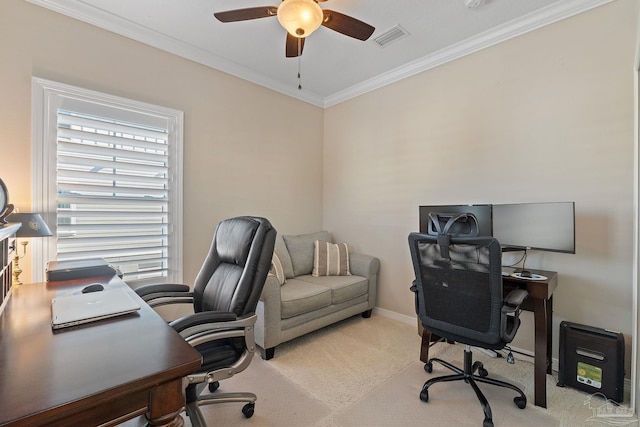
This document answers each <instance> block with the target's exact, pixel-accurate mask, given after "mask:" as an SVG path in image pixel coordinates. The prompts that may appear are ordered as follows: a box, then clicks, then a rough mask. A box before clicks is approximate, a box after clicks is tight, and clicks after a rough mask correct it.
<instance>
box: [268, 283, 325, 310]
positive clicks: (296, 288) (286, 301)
mask: <svg viewBox="0 0 640 427" xmlns="http://www.w3.org/2000/svg"><path fill="white" fill-rule="evenodd" d="M280 299H281V301H280V304H281V314H280V316H281V317H282V318H283V319H288V318H289V317H293V316H297V315H299V314H303V313H308V312H310V311H315V310H318V309H320V308H323V307H328V306H329V305H331V289H330V288H327V287H326V286H321V285H318V284H315V283H311V282H306V281H303V280H298V279H289V280H287V283H285V284H284V285H282V286H281V287H280Z"/></svg>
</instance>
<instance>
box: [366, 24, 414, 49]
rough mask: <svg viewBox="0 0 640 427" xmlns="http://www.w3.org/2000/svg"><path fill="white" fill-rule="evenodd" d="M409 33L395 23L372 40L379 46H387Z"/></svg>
mask: <svg viewBox="0 0 640 427" xmlns="http://www.w3.org/2000/svg"><path fill="white" fill-rule="evenodd" d="M408 35H409V32H408V31H407V30H405V29H404V28H402V27H401V26H400V25H396V26H395V27H393V28H391V29H390V30H387V31H385V32H384V33H382V34H380V35H379V36H378V37H376V38H374V39H373V42H374V43H375V44H377V45H378V46H380V47H387V46H388V45H390V44H391V43H393V42H397V41H398V40H400V39H403V38H405V37H407V36H408Z"/></svg>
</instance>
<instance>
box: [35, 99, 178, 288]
mask: <svg viewBox="0 0 640 427" xmlns="http://www.w3.org/2000/svg"><path fill="white" fill-rule="evenodd" d="M102 96H103V97H108V96H107V95H102ZM56 97H58V98H59V97H60V95H58V94H56ZM117 101H118V102H107V100H105V99H104V98H101V99H98V100H96V99H78V97H75V96H74V97H73V98H72V99H71V98H68V99H67V98H62V99H58V100H57V101H56V102H52V103H51V105H50V107H52V108H50V113H49V114H50V115H51V119H50V120H51V122H52V123H51V125H50V127H51V128H52V129H53V128H55V131H51V132H50V134H51V139H53V141H50V142H49V143H45V145H46V144H53V146H54V147H55V149H49V150H48V151H49V157H52V158H53V159H54V164H55V167H50V168H49V169H50V171H49V177H50V179H51V180H52V181H53V183H54V185H55V198H54V200H49V203H48V204H49V206H50V207H51V208H52V209H53V210H54V211H55V215H54V218H55V228H56V232H55V234H56V237H57V238H56V243H55V245H56V247H55V251H56V257H55V259H57V260H59V261H62V260H81V259H87V258H104V259H105V260H107V261H108V262H109V263H110V264H112V265H114V266H116V267H118V268H119V269H120V271H121V272H122V273H123V274H124V280H125V281H126V282H128V283H130V284H131V283H139V284H142V283H145V282H149V281H153V282H162V281H166V280H180V279H181V274H180V273H179V272H178V271H176V270H178V266H180V265H181V262H180V260H177V259H176V258H177V253H179V251H178V248H177V245H178V242H180V241H181V240H180V239H176V236H175V231H176V227H175V225H176V223H178V222H179V221H180V218H179V215H178V214H177V213H179V212H180V209H179V208H178V209H177V208H176V204H180V203H181V198H180V197H179V195H178V191H177V190H176V189H177V188H178V187H177V185H176V178H175V177H176V176H178V177H179V174H178V173H177V168H178V164H177V160H178V159H179V158H180V156H178V155H177V154H176V153H179V152H180V151H179V150H176V149H175V147H172V144H177V143H178V141H181V137H180V138H176V136H175V135H173V134H174V133H176V129H177V128H179V129H180V130H181V129H182V128H181V126H176V123H175V120H174V118H172V117H171V116H166V117H165V116H163V115H159V114H157V113H156V112H150V111H148V108H144V109H141V108H139V105H138V104H139V103H135V102H134V101H131V102H130V104H128V105H126V106H125V105H124V104H123V102H124V101H123V100H122V99H121V98H118V100H117ZM136 105H137V107H136ZM158 108H160V107H158ZM180 119H181V116H180ZM44 139H46V138H44ZM48 147H49V148H51V146H50V145H49V146H48ZM44 151H47V150H44ZM49 188H52V187H51V186H49ZM49 197H51V196H49ZM49 222H51V215H49ZM179 229H180V230H181V227H180V228H179ZM50 259H51V257H50Z"/></svg>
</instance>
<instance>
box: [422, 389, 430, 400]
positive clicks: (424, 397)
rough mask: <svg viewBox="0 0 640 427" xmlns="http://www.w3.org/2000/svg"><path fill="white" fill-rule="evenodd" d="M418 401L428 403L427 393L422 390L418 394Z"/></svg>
mask: <svg viewBox="0 0 640 427" xmlns="http://www.w3.org/2000/svg"><path fill="white" fill-rule="evenodd" d="M420 400H422V401H423V402H428V401H429V391H427V390H422V391H421V392H420Z"/></svg>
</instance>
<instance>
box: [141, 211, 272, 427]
mask: <svg viewBox="0 0 640 427" xmlns="http://www.w3.org/2000/svg"><path fill="white" fill-rule="evenodd" d="M275 238H276V230H275V228H273V226H272V225H271V223H269V221H268V220H266V219H264V218H259V217H238V218H231V219H227V220H224V221H222V222H221V223H219V224H218V226H217V227H216V230H215V234H214V236H213V242H212V243H211V248H210V249H209V253H208V254H207V257H206V259H205V261H204V264H203V265H202V268H201V269H200V272H199V273H198V275H197V277H196V280H195V283H194V287H193V291H191V290H190V288H189V286H187V285H175V284H165V285H147V286H142V287H140V288H138V289H136V292H137V293H138V295H140V296H141V297H142V298H143V299H144V300H145V301H147V302H148V303H149V305H151V306H152V307H154V306H160V305H165V304H185V303H187V304H193V309H194V314H191V315H187V316H185V317H182V318H180V319H177V320H174V321H173V322H171V323H170V325H171V326H172V327H173V328H174V329H175V330H176V331H177V332H178V333H180V335H181V336H182V337H183V338H184V339H185V340H186V341H187V342H189V343H190V344H191V345H192V346H194V347H195V348H196V349H197V350H198V351H199V352H200V354H202V366H201V368H200V369H199V370H198V371H197V372H195V373H193V374H192V375H189V376H188V377H187V380H188V383H189V384H188V386H187V389H186V400H187V407H186V412H187V415H188V416H189V418H190V420H191V424H192V425H193V426H199V425H206V422H205V420H204V417H203V415H202V413H201V412H200V409H199V407H198V406H199V405H206V404H211V403H226V402H248V403H246V404H245V405H244V407H243V408H242V413H243V414H244V415H245V416H246V417H247V418H249V417H251V416H252V415H253V411H254V406H255V401H256V396H255V394H252V393H213V392H215V391H216V389H217V388H218V385H219V383H218V381H219V380H223V379H226V378H230V377H232V376H233V375H235V374H237V373H238V372H241V371H243V370H244V369H246V368H247V367H248V366H249V364H250V363H251V359H252V358H253V354H254V351H255V341H254V331H253V325H254V324H255V321H256V315H255V309H256V306H257V304H258V299H259V298H260V294H261V293H262V288H263V286H264V282H265V280H266V277H267V274H268V272H269V268H270V266H271V258H272V256H273V248H274V245H275ZM207 385H209V391H210V392H211V393H209V394H205V395H204V396H201V392H202V391H203V389H204V388H205V386H207Z"/></svg>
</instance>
